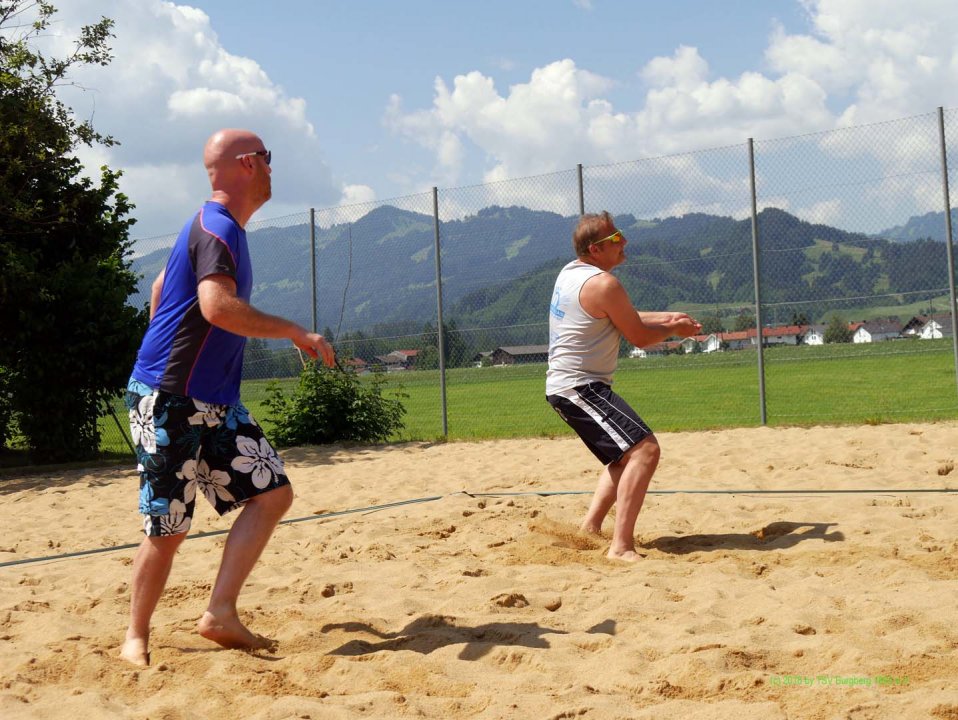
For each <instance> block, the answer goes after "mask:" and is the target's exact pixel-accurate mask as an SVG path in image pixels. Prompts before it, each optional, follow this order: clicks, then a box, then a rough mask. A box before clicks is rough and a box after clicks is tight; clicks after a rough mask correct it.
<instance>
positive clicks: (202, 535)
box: [0, 488, 958, 568]
mask: <svg viewBox="0 0 958 720" xmlns="http://www.w3.org/2000/svg"><path fill="white" fill-rule="evenodd" d="M956 492H958V488H915V489H911V490H900V489H896V488H891V489H884V488H883V489H866V490H649V491H648V493H647V494H648V495H913V494H918V493H936V494H938V493H940V494H949V493H956ZM592 493H593V491H592V490H527V491H522V492H468V491H466V490H459V491H457V492H453V493H449V494H448V495H430V496H428V497H421V498H413V499H411V500H399V501H397V502H391V503H384V504H382V505H369V506H367V507H361V508H351V509H349V510H338V511H336V512H330V513H322V514H320V515H306V516H304V517H298V518H290V519H289V520H280V522H279V524H280V525H292V524H293V523H301V522H307V521H309V520H325V519H327V518H334V517H341V516H343V515H352V514H354V513H372V512H378V511H379V510H386V509H388V508H394V507H401V506H402V505H416V504H419V503H427V502H433V501H435V500H442V499H443V498H447V497H453V496H455V495H465V496H467V497H473V498H484V497H522V496H526V497H527V496H538V497H552V496H556V495H592ZM228 532H229V530H210V531H208V532H201V533H196V534H195V535H189V536H187V540H198V539H200V538H207V537H213V536H215V535H225V534H226V533H228ZM139 546H140V543H129V544H126V545H113V546H111V547H102V548H95V549H93V550H78V551H76V552H69V553H62V554H60V555H46V556H43V557H34V558H23V559H22V560H8V561H6V562H2V563H0V568H5V567H13V566H15V565H27V564H32V563H38V562H47V561H52V560H66V559H69V558H76V557H86V556H89V555H97V554H100V553H107V552H114V551H116V550H130V549H132V548H136V547H139Z"/></svg>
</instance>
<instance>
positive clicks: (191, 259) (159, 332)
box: [132, 201, 253, 405]
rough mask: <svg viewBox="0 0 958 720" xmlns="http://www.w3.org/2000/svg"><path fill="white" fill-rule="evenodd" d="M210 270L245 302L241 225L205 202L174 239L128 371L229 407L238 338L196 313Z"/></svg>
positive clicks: (246, 268) (234, 391)
mask: <svg viewBox="0 0 958 720" xmlns="http://www.w3.org/2000/svg"><path fill="white" fill-rule="evenodd" d="M210 275H227V276H229V277H231V278H233V280H234V281H235V282H236V295H237V297H240V298H242V299H243V300H245V301H247V302H249V299H250V290H251V289H252V286H253V271H252V267H251V265H250V260H249V248H248V247H247V244H246V231H245V230H244V229H243V228H241V227H240V226H239V223H237V222H236V220H234V219H233V216H232V215H230V213H229V211H228V210H227V209H226V208H225V207H224V206H223V205H220V204H219V203H216V202H212V201H210V202H207V203H206V204H205V205H203V208H202V209H201V210H200V211H199V213H197V215H196V217H194V218H193V219H192V220H191V221H190V222H188V223H187V224H186V225H185V226H184V227H183V230H182V231H181V232H180V234H179V237H177V239H176V244H175V245H174V246H173V250H172V252H171V253H170V259H169V260H168V261H167V263H166V274H165V276H164V279H163V292H162V294H161V296H160V302H159V305H158V307H157V308H156V313H155V314H154V316H153V320H152V321H151V322H150V326H149V328H148V329H147V331H146V335H145V336H144V338H143V343H142V344H141V345H140V351H139V353H138V354H137V358H136V364H135V365H134V366H133V375H132V377H133V379H135V380H139V381H140V382H142V383H145V384H146V385H148V386H149V387H151V388H153V389H154V390H164V391H166V392H169V393H173V394H176V395H186V396H188V397H192V398H195V399H197V400H202V401H203V402H208V403H217V404H223V405H235V404H236V403H237V402H239V388H240V380H241V378H242V374H243V350H244V348H245V347H246V338H245V337H242V336H240V335H234V334H233V333H231V332H227V331H226V330H222V329H220V328H218V327H215V326H213V325H211V324H210V323H208V322H207V321H206V319H205V318H204V317H203V314H202V313H201V312H200V303H199V298H198V297H197V294H196V290H197V286H198V285H199V283H200V281H201V280H202V279H203V278H205V277H208V276H210Z"/></svg>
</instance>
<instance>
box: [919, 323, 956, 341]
mask: <svg viewBox="0 0 958 720" xmlns="http://www.w3.org/2000/svg"><path fill="white" fill-rule="evenodd" d="M951 334H952V332H951V322H950V318H949V320H948V321H946V320H945V319H944V318H942V319H941V320H935V319H931V320H929V321H928V322H926V323H925V324H924V325H922V326H921V329H920V330H919V331H918V337H920V338H921V339H922V340H940V339H941V338H944V337H951Z"/></svg>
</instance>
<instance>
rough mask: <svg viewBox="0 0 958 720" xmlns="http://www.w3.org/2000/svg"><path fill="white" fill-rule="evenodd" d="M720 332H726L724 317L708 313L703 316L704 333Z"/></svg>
mask: <svg viewBox="0 0 958 720" xmlns="http://www.w3.org/2000/svg"><path fill="white" fill-rule="evenodd" d="M720 332H725V328H724V327H723V326H722V318H720V317H719V316H718V315H706V316H705V317H703V318H702V334H703V335H710V334H712V333H715V334H718V333H720Z"/></svg>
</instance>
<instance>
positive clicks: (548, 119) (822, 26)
mask: <svg viewBox="0 0 958 720" xmlns="http://www.w3.org/2000/svg"><path fill="white" fill-rule="evenodd" d="M803 5H804V6H805V9H806V11H807V14H808V17H809V20H810V26H811V31H810V32H809V33H808V34H789V33H788V32H787V30H786V29H785V28H784V27H783V26H781V25H780V24H776V25H774V26H773V28H772V31H771V33H770V35H769V38H768V45H767V49H766V53H765V59H766V62H767V68H766V69H748V70H746V71H745V72H742V73H741V74H740V75H738V76H734V77H733V76H725V77H713V76H712V73H711V71H710V68H709V64H708V62H707V60H706V59H705V57H703V55H702V53H701V52H700V50H699V49H697V48H695V47H690V46H686V45H682V46H679V47H677V48H676V50H675V51H674V52H673V53H672V54H671V55H668V56H662V57H656V58H652V59H651V60H649V61H648V62H647V63H645V65H644V66H643V67H641V68H640V69H639V72H638V76H639V78H641V80H642V81H643V82H644V83H645V86H646V87H645V92H644V94H643V95H640V96H637V97H635V98H634V102H633V103H632V104H631V105H623V104H622V102H621V101H619V104H618V105H617V106H616V105H614V104H613V103H612V102H611V101H610V99H609V96H610V91H611V90H612V89H613V88H614V87H616V81H615V80H613V79H609V78H602V77H599V76H597V75H594V74H593V73H591V72H589V71H588V70H587V69H584V68H581V67H578V66H577V65H576V63H575V61H573V60H572V59H565V60H560V61H556V62H552V63H549V64H547V65H544V66H542V67H539V68H537V69H536V70H534V71H533V72H532V73H531V75H530V77H529V80H528V82H525V83H522V84H517V85H513V86H511V87H509V88H508V90H507V91H505V92H501V91H499V90H498V89H497V88H496V84H495V81H494V79H493V78H492V77H488V76H485V75H483V74H482V73H479V72H476V71H473V72H469V73H465V74H462V75H458V76H456V77H455V78H454V79H453V80H452V86H451V87H450V86H449V85H448V84H447V83H446V81H445V80H444V79H443V78H441V77H440V78H437V79H436V80H435V83H434V90H435V94H434V99H433V104H432V107H430V108H421V109H413V110H411V111H409V112H406V111H405V110H404V109H403V107H402V101H401V99H400V98H399V96H395V97H394V98H393V100H392V102H391V103H390V106H389V109H388V111H387V125H388V126H389V127H390V128H392V129H393V130H394V132H396V133H398V134H400V135H402V136H404V137H406V138H407V139H410V140H412V141H414V142H416V143H418V144H419V145H421V146H422V147H425V148H427V149H429V150H430V151H431V152H432V153H433V154H434V157H435V158H436V168H437V169H438V168H441V169H442V171H443V173H444V174H443V177H444V178H446V179H447V180H448V181H450V182H456V181H457V178H458V181H459V182H467V183H470V184H471V183H473V182H475V180H474V179H473V178H469V177H467V176H466V175H465V173H466V169H467V168H469V167H470V164H471V165H475V163H476V159H477V158H478V159H479V161H480V162H482V163H484V167H483V174H482V178H481V179H482V181H484V182H500V181H505V180H507V179H514V178H522V177H529V176H537V175H540V174H544V173H553V172H557V171H562V170H565V169H572V168H575V166H576V164H577V163H583V164H585V165H586V166H590V165H591V166H596V165H602V164H612V163H617V162H620V161H623V160H628V159H632V158H642V157H661V156H671V155H675V154H679V153H688V152H690V151H699V150H702V149H704V148H722V147H726V146H739V147H742V146H744V143H745V140H746V139H747V138H749V137H753V138H755V139H756V140H763V139H764V140H768V139H774V138H786V137H792V136H801V135H806V134H809V133H819V132H822V131H833V130H836V129H839V128H843V127H847V126H849V125H861V124H865V123H874V122H876V121H881V120H889V119H893V118H901V117H908V116H913V115H918V114H927V113H930V112H932V111H933V109H934V108H935V107H937V106H938V105H945V106H950V105H955V104H958V3H955V2H953V0H916V1H915V2H909V3H907V4H906V3H901V2H900V1H899V0H804V2H803ZM926 130H927V128H925V127H924V126H921V127H915V128H912V129H911V130H910V131H909V130H908V129H905V128H899V129H896V130H894V132H892V131H888V132H885V131H883V130H881V129H878V130H874V131H869V132H872V133H873V134H872V135H868V134H867V133H865V132H863V133H861V134H859V135H857V136H854V137H851V136H844V135H842V134H841V133H838V134H834V135H833V134H826V135H823V136H820V137H818V138H817V139H816V138H814V137H813V138H809V139H804V138H803V139H801V140H796V141H795V142H796V143H797V144H798V145H802V144H803V143H805V144H807V146H808V149H809V151H810V152H812V153H824V155H823V156H819V157H825V158H835V157H839V156H840V157H844V158H847V159H848V160H849V161H851V160H852V159H854V160H856V161H862V160H868V161H871V163H872V164H871V170H870V171H869V172H872V173H875V172H876V170H875V167H876V165H875V163H876V162H877V167H878V170H877V173H878V174H879V175H881V174H882V173H884V174H887V175H889V176H891V175H893V174H896V173H906V174H907V173H914V172H915V171H916V165H920V164H922V163H923V162H924V161H923V160H916V158H918V157H919V156H921V157H924V156H925V154H926V153H929V152H931V150H933V148H932V149H929V148H930V145H929V143H930V142H931V140H932V138H931V137H930V136H929V135H928V133H927V132H926ZM454 138H458V139H459V141H460V142H459V143H456V142H455V141H454ZM869 138H871V140H869ZM453 150H454V151H455V152H453ZM799 152H801V150H799ZM743 154H744V151H743V152H741V153H739V155H738V156H737V157H736V159H735V160H734V162H735V163H738V162H741V156H742V155H743ZM796 157H798V156H796ZM470 161H471V162H470ZM729 162H733V161H732V160H731V159H730V161H729ZM706 164H708V163H707V162H705V161H704V160H703V167H698V168H696V169H695V171H694V172H689V171H688V170H687V169H685V170H683V171H678V170H675V171H674V172H686V173H687V174H686V175H684V176H678V175H677V176H675V177H674V182H669V181H666V180H665V179H663V178H662V177H660V178H659V179H658V180H657V182H659V183H660V184H659V185H658V186H656V187H668V188H670V191H675V192H680V193H684V194H685V195H683V196H681V197H676V198H672V199H671V200H669V201H668V202H665V199H664V198H663V201H662V202H660V203H658V204H657V206H658V207H660V208H671V209H673V210H676V211H678V210H682V209H685V210H692V209H699V210H698V211H701V209H702V208H707V207H716V203H718V206H723V204H725V205H724V206H725V207H727V210H728V212H730V213H732V214H737V213H739V212H740V210H741V204H740V201H739V200H738V199H737V197H738V196H737V193H739V192H741V191H742V189H743V188H742V187H741V183H740V182H738V181H733V180H732V178H731V173H730V171H729V170H728V168H729V167H731V165H726V166H724V167H716V168H710V169H709V171H705V170H704V165H706ZM831 167H832V168H833V169H834V168H835V167H836V166H835V165H834V163H832V165H831ZM457 168H458V170H457ZM855 171H857V167H856V168H852V167H851V166H849V172H855ZM735 173H737V174H738V176H739V177H741V176H742V175H743V174H744V169H742V170H736V171H735ZM799 180H802V182H805V183H808V184H811V185H812V186H815V184H816V183H821V182H822V179H821V177H816V175H815V173H814V170H812V171H810V173H809V175H808V177H807V178H805V179H798V178H796V179H795V181H796V182H798V181H799ZM839 181H840V179H839ZM878 184H880V183H878ZM886 185H888V187H889V188H891V187H892V186H897V183H894V182H891V183H886ZM716 188H719V189H716ZM896 189H897V191H899V192H900V190H901V189H900V188H896ZM607 192H608V193H609V194H608V195H607V196H606V197H612V196H613V195H614V194H615V192H614V189H613V188H612V186H611V185H609V186H608V187H607ZM713 192H715V193H717V195H718V199H716V200H709V199H708V197H710V193H713ZM527 194H529V195H532V194H534V193H533V192H529V193H527ZM546 195H549V193H546ZM879 195H881V193H877V192H876V195H875V197H876V202H881V203H883V205H882V207H881V208H880V210H881V213H878V212H875V213H873V214H874V216H875V217H876V218H877V217H879V216H880V214H892V213H901V212H907V211H906V210H905V208H904V203H903V201H902V199H901V198H899V199H898V200H897V201H895V202H894V203H893V202H892V201H891V200H890V199H888V198H885V199H884V200H881V199H878V197H879ZM907 195H908V196H909V198H911V196H913V195H914V193H911V192H909V193H907ZM775 197H776V198H777V201H780V202H782V203H783V205H780V206H787V202H788V198H786V197H781V196H779V195H777V194H776V196H775ZM766 200H767V198H766ZM556 201H557V203H560V204H562V203H564V202H565V201H564V199H563V200H559V199H557V200H556ZM760 201H761V198H760ZM633 202H635V201H633ZM909 202H911V200H909ZM536 204H537V205H538V206H539V207H541V203H536ZM792 205H793V206H795V207H801V208H802V212H804V213H806V215H807V216H808V217H809V218H810V219H815V220H821V221H823V220H826V219H828V218H831V219H834V220H837V219H839V217H840V216H841V214H842V213H843V212H847V211H849V209H850V207H851V206H850V205H849V204H848V203H847V202H842V201H839V200H836V199H834V198H827V197H825V198H822V197H817V198H816V199H815V200H814V201H813V202H808V201H805V200H798V199H793V201H792ZM859 212H861V208H859Z"/></svg>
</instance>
